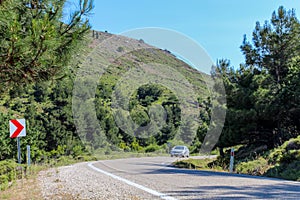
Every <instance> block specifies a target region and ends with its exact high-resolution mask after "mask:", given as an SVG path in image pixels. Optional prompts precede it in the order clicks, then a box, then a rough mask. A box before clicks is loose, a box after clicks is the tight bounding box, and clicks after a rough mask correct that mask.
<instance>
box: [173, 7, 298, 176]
mask: <svg viewBox="0 0 300 200" xmlns="http://www.w3.org/2000/svg"><path fill="white" fill-rule="evenodd" d="M299 38H300V23H299V20H298V19H297V18H296V15H295V12H294V10H289V11H287V10H285V9H284V8H283V7H279V9H278V10H277V11H274V13H273V14H272V17H271V20H270V21H266V22H265V23H264V24H262V25H261V24H260V23H259V22H257V23H256V26H255V29H254V31H253V33H252V42H250V41H248V39H247V38H246V36H245V37H244V42H243V44H242V45H241V51H242V53H243V54H244V55H245V63H244V64H241V65H240V66H239V68H237V69H234V68H233V67H231V66H230V61H229V60H224V59H223V60H220V61H219V62H218V64H217V66H216V67H215V71H216V72H218V73H219V76H221V77H222V78H223V82H224V84H225V89H226V95H227V113H226V121H225V124H224V128H223V132H222V134H221V137H220V139H219V142H218V144H217V145H216V148H217V149H219V155H220V156H219V157H218V158H217V159H216V160H214V161H212V162H210V161H207V162H206V161H199V162H200V163H198V161H193V160H189V161H182V162H181V163H176V165H179V166H186V167H189V166H190V165H191V166H193V165H195V168H199V167H201V168H203V165H204V166H205V167H204V168H207V169H221V170H228V166H229V157H230V156H229V153H230V148H231V147H236V149H237V147H238V150H237V153H236V163H235V172H236V173H245V174H251V175H264V176H271V177H278V178H284V179H289V180H298V181H299V171H300V170H299V166H300V165H299V163H300V157H299V155H300V154H299V151H300V146H299V132H300V130H299V128H300V126H299V125H300V121H299V119H300V98H299V97H300V81H299V80H300V62H299V61H300V60H299V58H300V48H299V47H300V42H299ZM216 86H218V85H215V87H216ZM202 162H204V164H203V163H202ZM197 163H198V164H199V166H198V167H197Z"/></svg>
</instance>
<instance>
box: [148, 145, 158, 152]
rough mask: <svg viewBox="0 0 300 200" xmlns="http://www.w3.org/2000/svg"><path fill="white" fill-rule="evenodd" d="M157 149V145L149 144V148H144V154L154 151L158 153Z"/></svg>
mask: <svg viewBox="0 0 300 200" xmlns="http://www.w3.org/2000/svg"><path fill="white" fill-rule="evenodd" d="M159 149H160V146H158V145H157V144H150V145H149V146H147V147H146V148H145V152H146V153H150V152H155V151H158V150H159Z"/></svg>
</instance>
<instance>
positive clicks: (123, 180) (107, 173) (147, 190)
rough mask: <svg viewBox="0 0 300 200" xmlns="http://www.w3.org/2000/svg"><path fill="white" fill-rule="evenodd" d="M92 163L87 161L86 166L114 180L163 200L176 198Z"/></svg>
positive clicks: (174, 199)
mask: <svg viewBox="0 0 300 200" xmlns="http://www.w3.org/2000/svg"><path fill="white" fill-rule="evenodd" d="M94 163H95V162H93V163H88V166H89V167H90V168H92V169H93V170H95V171H97V172H100V173H102V174H105V175H107V176H110V177H112V178H114V179H116V180H119V181H122V182H124V183H126V184H128V185H130V186H133V187H136V188H139V189H141V190H144V191H145V192H148V193H150V194H152V195H154V196H158V197H160V198H161V199H165V200H177V199H176V198H174V197H171V196H168V195H166V194H164V193H161V192H157V191H155V190H152V189H150V188H147V187H145V186H142V185H140V184H137V183H134V182H132V181H129V180H127V179H125V178H122V177H119V176H116V175H114V174H112V173H109V172H106V171H104V170H102V169H99V168H97V167H95V166H94V165H93V164H94Z"/></svg>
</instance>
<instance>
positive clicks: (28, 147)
mask: <svg viewBox="0 0 300 200" xmlns="http://www.w3.org/2000/svg"><path fill="white" fill-rule="evenodd" d="M27 165H28V167H29V166H30V145H27Z"/></svg>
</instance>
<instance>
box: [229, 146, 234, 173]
mask: <svg viewBox="0 0 300 200" xmlns="http://www.w3.org/2000/svg"><path fill="white" fill-rule="evenodd" d="M233 163H234V148H231V152H230V165H229V172H230V173H232V172H233Z"/></svg>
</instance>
